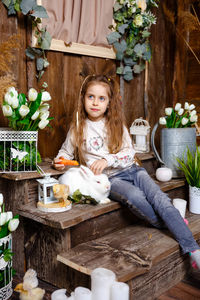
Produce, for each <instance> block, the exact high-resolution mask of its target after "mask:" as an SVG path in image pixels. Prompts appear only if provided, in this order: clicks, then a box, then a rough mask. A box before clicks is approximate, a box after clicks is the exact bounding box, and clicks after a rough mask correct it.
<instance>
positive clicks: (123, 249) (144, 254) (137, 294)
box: [57, 213, 200, 300]
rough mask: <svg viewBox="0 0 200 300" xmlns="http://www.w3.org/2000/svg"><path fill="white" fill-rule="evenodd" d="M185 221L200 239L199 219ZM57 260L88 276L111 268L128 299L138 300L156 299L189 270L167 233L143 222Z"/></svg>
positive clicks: (84, 245)
mask: <svg viewBox="0 0 200 300" xmlns="http://www.w3.org/2000/svg"><path fill="white" fill-rule="evenodd" d="M187 219H188V221H189V228H190V229H191V231H192V233H193V235H194V237H195V239H200V218H199V216H198V215H194V214H191V213H187ZM57 260H58V261H59V262H61V263H63V264H65V265H66V266H68V267H70V268H72V269H75V270H77V271H79V272H80V273H82V274H87V275H90V274H91V272H92V270H94V269H95V268H97V267H104V268H107V269H110V270H112V271H113V272H115V274H116V276H117V279H118V280H119V281H123V282H128V283H129V285H130V287H131V289H130V291H131V298H130V299H137V300H140V299H142V300H147V299H155V296H158V295H160V294H161V293H163V292H164V291H166V290H167V289H169V287H171V286H173V285H174V284H176V283H177V282H179V281H180V280H181V279H182V278H183V277H184V275H185V273H186V271H187V268H188V256H186V255H185V256H183V255H181V254H180V248H179V245H178V243H177V242H176V241H175V240H174V238H173V237H172V236H171V234H170V233H169V231H168V230H158V229H156V228H152V227H150V226H148V225H144V224H142V223H141V224H134V225H130V226H127V227H125V228H122V229H121V230H117V231H115V232H113V233H110V234H108V235H105V236H103V237H101V238H98V239H96V240H92V241H89V242H86V243H82V244H79V245H78V246H76V247H74V248H72V249H70V250H69V251H66V252H62V253H60V254H58V255H57ZM186 261H187V263H186ZM139 275H140V276H139ZM163 280H164V282H163ZM153 290H154V291H153Z"/></svg>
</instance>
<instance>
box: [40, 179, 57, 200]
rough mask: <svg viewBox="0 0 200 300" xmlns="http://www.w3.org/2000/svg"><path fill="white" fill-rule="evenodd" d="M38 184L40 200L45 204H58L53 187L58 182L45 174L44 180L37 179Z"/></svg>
mask: <svg viewBox="0 0 200 300" xmlns="http://www.w3.org/2000/svg"><path fill="white" fill-rule="evenodd" d="M37 182H38V198H39V201H40V202H42V203H43V204H49V203H54V202H58V200H57V199H56V198H55V197H54V194H53V185H54V184H57V183H58V180H57V179H55V178H53V177H50V175H49V174H45V176H44V178H42V179H37Z"/></svg>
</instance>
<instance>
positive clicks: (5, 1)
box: [1, 0, 11, 7]
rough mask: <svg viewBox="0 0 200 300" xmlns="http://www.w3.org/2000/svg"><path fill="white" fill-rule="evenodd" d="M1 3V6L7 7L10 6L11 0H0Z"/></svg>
mask: <svg viewBox="0 0 200 300" xmlns="http://www.w3.org/2000/svg"><path fill="white" fill-rule="evenodd" d="M1 1H2V2H3V4H4V5H5V6H7V7H8V6H9V5H10V2H11V0H1Z"/></svg>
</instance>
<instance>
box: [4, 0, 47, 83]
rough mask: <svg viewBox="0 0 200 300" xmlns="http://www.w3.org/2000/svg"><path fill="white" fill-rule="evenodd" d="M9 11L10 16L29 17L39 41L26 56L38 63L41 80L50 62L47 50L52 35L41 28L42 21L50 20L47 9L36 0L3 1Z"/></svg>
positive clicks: (28, 49) (29, 49)
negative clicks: (44, 19) (18, 14)
mask: <svg viewBox="0 0 200 300" xmlns="http://www.w3.org/2000/svg"><path fill="white" fill-rule="evenodd" d="M1 1H2V3H3V4H4V5H5V6H6V7H7V9H8V15H9V16H10V15H16V14H17V13H19V12H21V13H22V14H23V15H26V16H28V17H29V18H30V19H31V22H32V28H33V30H34V35H35V37H36V39H37V47H39V48H41V49H38V48H35V47H31V46H29V47H28V48H27V49H26V50H25V53H26V56H27V57H29V58H30V59H32V60H35V61H36V70H37V75H36V77H37V79H38V80H40V79H41V77H42V75H43V74H44V70H45V68H47V67H48V66H49V62H48V60H47V58H46V55H45V50H48V49H49V48H50V46H51V39H52V38H51V35H50V34H49V32H48V31H47V29H46V28H42V27H41V19H42V18H48V14H47V12H46V9H45V8H44V7H43V6H41V5H37V2H36V0H1Z"/></svg>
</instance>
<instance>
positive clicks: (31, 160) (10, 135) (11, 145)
mask: <svg viewBox="0 0 200 300" xmlns="http://www.w3.org/2000/svg"><path fill="white" fill-rule="evenodd" d="M37 139H38V132H37V131H13V130H11V129H10V128H0V173H7V172H32V171H36V170H37Z"/></svg>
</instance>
